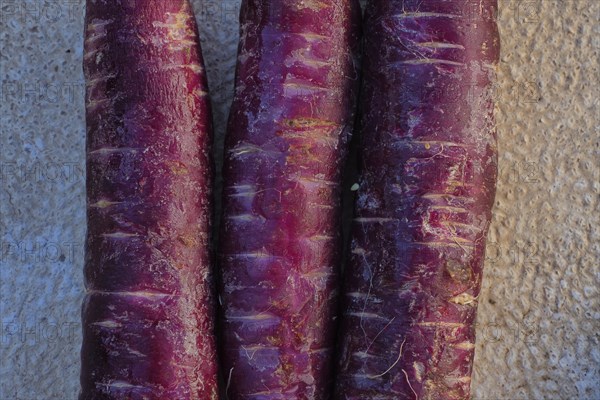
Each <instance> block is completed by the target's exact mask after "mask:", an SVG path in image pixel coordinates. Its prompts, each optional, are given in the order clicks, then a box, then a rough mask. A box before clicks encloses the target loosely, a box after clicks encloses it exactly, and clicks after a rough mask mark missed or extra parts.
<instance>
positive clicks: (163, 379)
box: [79, 0, 217, 400]
mask: <svg viewBox="0 0 600 400" xmlns="http://www.w3.org/2000/svg"><path fill="white" fill-rule="evenodd" d="M84 57H85V59H84V72H85V78H86V83H87V100H86V112H87V115H86V119H87V200H88V201H87V203H88V213H87V215H88V233H87V244H86V260H85V286H86V289H87V294H86V296H85V300H84V303H83V346H82V352H81V361H82V368H81V393H80V396H79V398H80V399H81V400H98V399H178V400H179V399H217V378H216V376H217V364H216V349H215V347H216V346H215V340H214V334H213V328H214V322H213V318H214V316H215V315H214V308H215V307H214V300H213V297H214V296H213V288H212V278H211V268H210V257H209V247H208V246H209V237H208V236H209V231H210V214H211V181H212V167H211V160H210V157H209V149H210V141H211V130H212V127H211V112H210V106H209V101H208V97H207V83H206V78H205V74H204V70H203V61H202V56H201V50H200V46H199V40H198V32H197V27H196V22H195V19H194V16H193V14H192V11H191V9H190V5H189V4H188V1H187V0H170V1H150V0H143V1H139V0H138V1H117V0H104V1H100V0H96V1H94V0H88V1H87V14H86V31H85V54H84Z"/></svg>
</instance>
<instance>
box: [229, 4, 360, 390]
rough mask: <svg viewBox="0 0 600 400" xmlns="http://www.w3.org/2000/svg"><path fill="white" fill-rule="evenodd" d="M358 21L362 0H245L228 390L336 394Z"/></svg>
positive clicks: (234, 126)
mask: <svg viewBox="0 0 600 400" xmlns="http://www.w3.org/2000/svg"><path fill="white" fill-rule="evenodd" d="M359 21H360V12H359V5H358V2H357V1H354V0H319V1H313V0H310V1H297V0H277V1H267V0H245V1H243V2H242V9H241V15H240V26H241V29H240V36H241V38H240V46H239V54H238V66H237V77H236V92H235V98H234V101H233V106H232V109H231V114H230V119H229V127H228V136H227V139H226V151H227V153H226V160H225V167H224V196H223V201H224V220H223V226H222V231H221V241H220V247H221V248H220V265H221V270H222V283H221V288H220V296H221V300H222V306H223V315H222V317H223V318H222V325H223V363H224V376H225V379H226V385H227V387H226V392H227V396H228V398H229V399H326V398H330V397H331V394H332V393H331V392H332V388H333V382H332V367H333V349H334V338H335V328H336V324H335V316H336V307H337V301H336V299H337V293H338V289H337V288H338V280H339V278H338V277H339V271H338V264H339V262H340V253H341V251H340V250H341V243H340V232H341V228H340V215H341V210H340V201H341V198H340V195H341V179H342V176H341V171H342V167H343V164H344V160H345V156H346V153H347V147H348V146H347V145H348V140H349V137H350V132H351V129H352V124H353V115H354V105H355V97H356V91H357V86H358V85H357V83H358V71H357V67H356V57H357V53H358V36H359V32H358V24H359Z"/></svg>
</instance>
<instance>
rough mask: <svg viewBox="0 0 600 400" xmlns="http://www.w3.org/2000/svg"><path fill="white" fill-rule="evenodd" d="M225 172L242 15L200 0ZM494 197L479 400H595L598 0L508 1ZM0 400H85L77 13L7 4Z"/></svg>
mask: <svg viewBox="0 0 600 400" xmlns="http://www.w3.org/2000/svg"><path fill="white" fill-rule="evenodd" d="M193 3H194V10H195V11H196V14H197V19H198V23H199V26H200V31H201V34H202V43H203V47H204V56H205V60H206V64H207V69H208V74H209V83H210V89H211V95H212V101H213V103H214V110H215V114H214V120H215V123H216V146H215V154H216V156H217V160H219V159H220V157H219V154H220V152H221V149H222V140H223V135H224V126H225V120H226V116H227V113H228V107H229V104H230V101H231V95H232V87H233V72H234V66H235V51H236V47H237V13H238V9H239V0H223V1H218V0H204V1H202V0H196V1H194V2H193ZM499 4H500V13H499V26H500V32H501V37H502V59H501V63H500V67H499V75H498V90H497V94H498V95H497V105H498V106H497V120H498V131H499V135H498V136H499V145H500V146H499V147H500V154H501V156H500V177H499V183H498V195H497V201H496V205H495V210H494V220H493V223H492V226H491V232H490V240H489V245H488V256H487V264H486V272H485V279H484V282H483V291H482V294H481V296H480V299H479V300H480V308H479V319H478V342H477V353H476V357H475V373H474V376H473V393H474V398H475V399H494V400H495V399H511V400H517V399H600V305H599V298H600V293H599V287H600V267H599V264H600V228H599V227H600V220H599V219H600V212H599V195H600V168H599V160H600V147H599V142H600V139H599V137H600V135H599V132H598V131H599V125H600V118H599V117H600V115H599V104H600V102H599V99H598V95H599V91H598V86H599V83H598V82H599V81H600V70H599V66H598V59H599V56H600V54H599V48H600V26H599V25H600V24H599V21H600V2H599V1H598V0H564V1H558V0H556V1H554V0H519V1H517V0H499ZM0 10H1V14H0V40H1V48H0V63H1V65H0V79H1V83H2V86H1V93H0V95H1V102H0V124H1V125H0V135H1V147H0V149H1V150H0V162H1V164H0V166H1V171H0V172H1V174H0V212H1V219H0V229H1V232H0V241H1V253H0V262H1V268H0V283H1V286H0V298H1V306H0V317H1V330H0V352H1V354H0V400H5V399H7V400H13V399H14V400H17V399H18V400H25V399H27V400H40V399H43V400H46V399H57V400H68V399H76V395H77V391H78V385H79V381H78V379H79V377H78V373H79V346H80V340H81V335H80V328H81V327H80V322H79V318H80V315H79V313H80V303H81V300H82V297H83V285H82V272H81V271H82V263H83V240H84V234H85V196H84V194H85V193H84V189H85V178H84V176H85V175H84V155H85V154H84V143H85V122H84V98H83V90H84V84H83V76H82V68H81V62H82V43H83V40H82V32H83V15H84V11H85V10H84V2H83V0H53V1H43V0H12V1H4V0H2V1H0Z"/></svg>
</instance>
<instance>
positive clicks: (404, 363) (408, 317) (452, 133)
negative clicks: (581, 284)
mask: <svg viewBox="0 0 600 400" xmlns="http://www.w3.org/2000/svg"><path fill="white" fill-rule="evenodd" d="M496 10H497V5H496V1H495V0H481V1H479V0H477V1H474V2H464V1H439V0H435V1H434V0H418V1H417V0H414V1H412V0H405V1H384V0H371V1H370V2H369V3H368V5H367V10H366V15H365V22H364V26H365V34H364V49H365V54H364V56H363V59H364V63H363V86H362V93H361V105H360V107H361V122H360V126H361V134H362V137H361V139H362V146H361V168H362V172H361V176H360V179H359V186H360V188H359V190H358V198H357V202H356V206H355V210H356V213H355V220H354V224H353V229H352V244H351V252H352V256H351V259H350V262H349V265H348V267H347V270H346V277H345V280H344V282H345V283H344V299H343V310H344V312H343V314H344V315H343V316H342V322H341V328H340V344H339V346H340V354H339V360H338V371H337V378H336V398H338V399H361V400H365V399H435V400H439V399H441V400H444V399H448V400H450V399H468V398H469V395H470V382H471V372H472V360H473V355H474V347H475V345H474V343H475V326H474V323H475V317H476V310H477V298H478V296H479V291H480V286H481V277H482V268H483V261H484V251H485V241H486V235H487V231H488V226H489V222H490V220H491V209H492V205H493V201H494V196H495V185H496V176H497V148H496V132H495V128H494V118H493V108H494V102H493V98H492V97H493V90H492V84H493V78H494V68H495V65H496V64H497V62H498V57H499V38H498V31H497V26H496V21H495V15H496Z"/></svg>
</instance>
